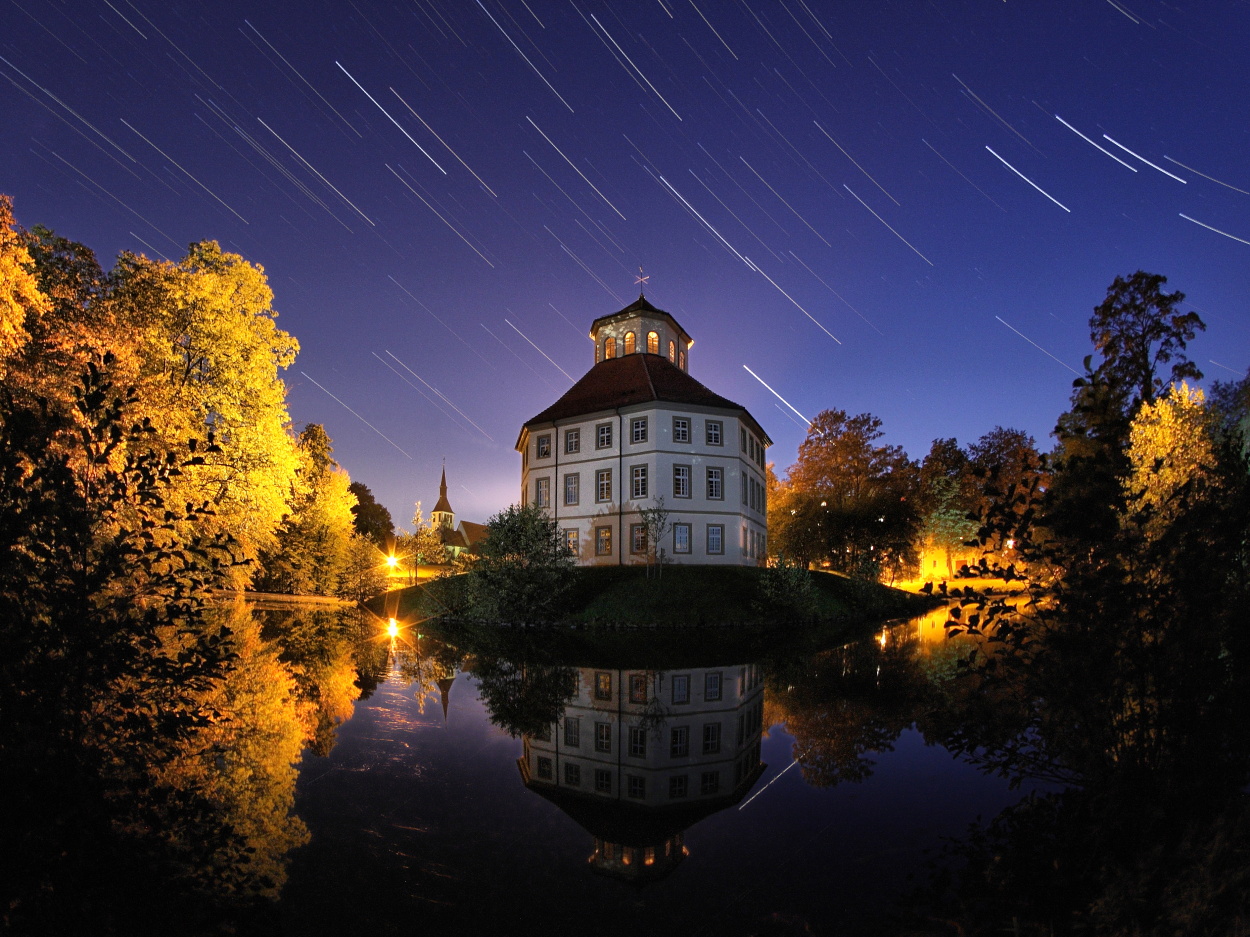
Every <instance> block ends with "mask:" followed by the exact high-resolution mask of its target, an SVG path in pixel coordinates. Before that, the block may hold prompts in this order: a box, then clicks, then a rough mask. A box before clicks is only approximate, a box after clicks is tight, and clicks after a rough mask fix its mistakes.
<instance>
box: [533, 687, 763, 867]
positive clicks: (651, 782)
mask: <svg viewBox="0 0 1250 937" xmlns="http://www.w3.org/2000/svg"><path fill="white" fill-rule="evenodd" d="M577 683H578V685H577V692H576V695H575V696H574V697H573V699H572V700H571V701H569V702H568V703H567V704H566V706H565V708H564V713H563V715H562V716H561V717H560V718H559V719H558V720H557V721H556V722H554V723H553V724H551V725H550V726H548V727H546V729H545V730H544V731H543V732H541V733H538V734H533V735H526V736H524V753H523V754H522V755H521V757H520V758H519V759H517V767H518V768H519V769H520V771H521V777H522V779H523V781H524V782H525V785H526V787H528V788H529V789H530V790H532V791H534V792H535V793H537V794H540V795H541V796H543V797H545V798H547V799H548V800H550V801H551V802H552V803H554V804H555V805H556V806H558V807H559V808H560V809H561V810H563V811H564V812H565V813H566V814H568V815H569V816H570V817H571V818H572V819H573V820H575V821H576V822H577V823H578V824H579V825H580V826H582V827H583V828H584V829H585V830H587V831H588V832H589V833H590V834H591V836H592V837H593V838H594V851H593V852H592V853H591V855H590V858H589V862H590V865H591V867H592V868H593V869H594V870H595V871H596V872H600V873H602V874H605V875H610V876H613V877H616V878H622V879H627V880H630V881H637V882H643V881H653V880H656V879H661V878H663V877H665V876H666V875H668V874H669V873H670V872H671V871H672V870H673V869H674V868H676V867H677V865H678V864H680V863H681V861H682V860H683V859H684V858H685V857H686V856H687V855H688V854H689V849H688V848H687V847H686V845H685V843H684V836H685V832H686V830H688V829H689V828H690V827H691V826H693V825H694V824H695V823H698V822H699V821H700V820H703V819H704V818H706V817H709V816H711V815H712V814H714V813H717V812H719V811H721V810H724V809H726V808H727V807H731V806H733V805H735V804H737V803H738V802H739V801H740V800H742V798H743V796H745V794H746V793H747V792H748V791H749V790H750V789H751V788H752V786H754V784H755V782H756V781H757V780H758V779H759V777H760V775H761V774H762V773H763V772H764V768H765V765H764V764H763V762H761V761H760V739H761V735H762V730H763V713H764V677H763V672H762V669H761V668H760V667H759V666H758V665H755V664H747V665H743V666H735V667H706V668H699V667H695V668H687V669H683V670H664V671H656V670H620V669H617V670H605V669H596V668H593V667H582V668H579V669H578V681H577Z"/></svg>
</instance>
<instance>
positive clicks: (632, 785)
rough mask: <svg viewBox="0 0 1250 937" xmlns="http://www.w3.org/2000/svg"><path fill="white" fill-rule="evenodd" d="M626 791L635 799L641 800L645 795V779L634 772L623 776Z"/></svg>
mask: <svg viewBox="0 0 1250 937" xmlns="http://www.w3.org/2000/svg"><path fill="white" fill-rule="evenodd" d="M625 781H626V788H625V789H626V791H627V792H628V794H629V796H630V797H632V798H634V799H635V800H642V799H643V798H644V797H646V796H647V779H646V778H640V777H638V776H637V775H636V774H631V775H628V776H627V777H626V778H625Z"/></svg>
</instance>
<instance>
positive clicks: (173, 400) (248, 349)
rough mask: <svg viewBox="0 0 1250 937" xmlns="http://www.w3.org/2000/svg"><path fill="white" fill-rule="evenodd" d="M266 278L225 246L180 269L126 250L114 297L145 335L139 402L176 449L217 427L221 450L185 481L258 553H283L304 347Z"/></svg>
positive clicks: (208, 249) (193, 496) (190, 258)
mask: <svg viewBox="0 0 1250 937" xmlns="http://www.w3.org/2000/svg"><path fill="white" fill-rule="evenodd" d="M272 300H273V293H272V291H271V290H270V289H269V285H268V283H267V282H266V279H265V275H264V271H263V270H262V269H261V268H260V267H258V266H254V265H252V264H249V263H247V262H246V261H245V260H243V258H241V257H239V256H238V255H237V254H228V253H224V252H223V251H222V250H221V248H220V247H218V245H217V244H216V243H215V242H212V241H205V242H200V243H197V244H192V245H191V248H190V250H189V251H188V253H187V256H186V257H184V258H183V259H182V260H181V261H180V262H179V263H177V264H171V263H165V262H158V261H152V260H148V259H147V258H145V257H138V256H135V255H134V254H130V253H123V254H122V255H121V256H120V257H119V258H118V262H117V265H116V267H115V268H114V270H113V273H112V274H111V275H110V295H109V300H108V301H109V302H110V303H111V304H112V305H113V307H114V315H115V318H116V322H117V325H118V327H119V328H120V329H122V330H123V331H125V332H127V333H128V334H131V335H133V336H134V338H135V344H136V346H137V351H136V356H137V360H136V361H135V365H134V366H135V368H136V369H137V373H136V374H135V375H134V379H135V381H136V383H137V386H138V392H139V399H140V405H141V406H142V408H143V411H144V413H145V414H146V415H148V416H149V417H150V418H151V420H152V422H153V425H154V426H155V427H156V428H157V429H158V430H159V432H160V433H161V435H162V437H163V438H164V439H165V441H166V444H167V445H169V446H170V447H176V446H177V445H179V440H182V439H184V438H192V437H194V436H196V435H200V436H202V435H203V434H204V432H205V431H206V430H208V429H212V430H213V431H214V432H215V433H216V434H217V436H218V438H219V440H220V445H221V451H220V452H219V453H216V454H215V455H214V456H213V458H212V459H211V460H208V461H206V463H205V465H204V466H203V467H201V468H200V469H199V470H197V471H196V472H194V473H188V474H187V475H186V476H184V477H183V479H182V480H181V482H180V485H179V487H180V489H181V490H182V491H183V493H184V495H185V497H186V498H187V499H188V500H192V501H196V502H199V501H208V502H210V503H211V504H212V505H213V506H214V508H215V510H216V512H217V517H218V518H219V523H220V524H221V525H222V526H223V527H225V528H227V529H229V530H231V532H232V533H233V534H234V535H235V536H236V538H237V539H238V540H239V541H240V542H241V544H242V545H243V547H244V549H245V551H246V552H247V554H248V555H249V556H254V555H256V553H257V552H258V550H259V549H261V548H267V547H272V546H273V543H274V539H273V538H274V532H275V529H276V528H277V525H278V524H279V523H280V522H281V520H282V518H283V516H284V515H286V514H287V513H288V512H289V509H290V505H289V498H290V493H291V483H292V480H293V479H294V476H295V473H296V471H297V468H298V465H299V458H298V455H297V453H296V448H295V442H294V440H293V439H292V438H291V435H290V433H289V432H288V428H287V424H288V423H289V421H290V418H289V416H288V415H287V410H286V387H285V385H284V384H283V382H282V381H281V379H280V378H279V377H278V372H279V370H280V369H282V368H285V367H287V366H288V365H290V364H291V362H292V361H293V360H294V358H295V354H296V352H297V351H298V348H299V345H298V343H297V342H296V341H295V339H294V338H292V337H291V336H290V335H288V334H287V333H286V332H284V331H282V330H281V329H279V328H278V327H277V325H276V324H275V322H274V318H275V317H276V313H275V312H274V310H273V309H272V307H271V303H272Z"/></svg>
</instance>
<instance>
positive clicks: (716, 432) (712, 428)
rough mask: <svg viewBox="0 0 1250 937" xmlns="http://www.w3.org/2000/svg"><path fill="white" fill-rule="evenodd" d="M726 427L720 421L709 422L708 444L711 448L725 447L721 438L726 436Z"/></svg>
mask: <svg viewBox="0 0 1250 937" xmlns="http://www.w3.org/2000/svg"><path fill="white" fill-rule="evenodd" d="M724 428H725V425H724V424H723V423H722V422H721V421H720V420H708V421H707V444H708V445H709V446H720V445H723V443H722V440H721V437H722V436H723V435H724Z"/></svg>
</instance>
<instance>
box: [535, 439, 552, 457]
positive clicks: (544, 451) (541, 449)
mask: <svg viewBox="0 0 1250 937" xmlns="http://www.w3.org/2000/svg"><path fill="white" fill-rule="evenodd" d="M536 451H537V453H538V458H540V459H545V458H547V457H548V456H550V455H551V434H550V433H547V434H544V435H542V436H539V437H538V447H537V450H536Z"/></svg>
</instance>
